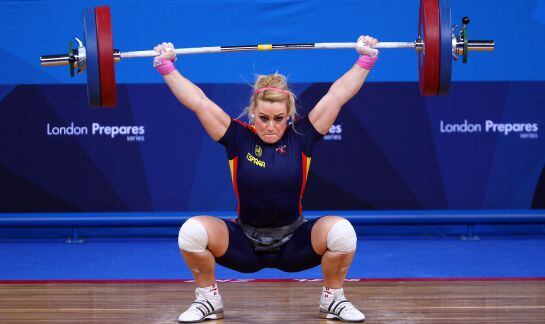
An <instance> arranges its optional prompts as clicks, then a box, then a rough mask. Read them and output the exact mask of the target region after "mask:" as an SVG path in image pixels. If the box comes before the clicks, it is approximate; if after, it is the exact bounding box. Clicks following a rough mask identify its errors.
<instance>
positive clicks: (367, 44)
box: [356, 35, 378, 57]
mask: <svg viewBox="0 0 545 324" xmlns="http://www.w3.org/2000/svg"><path fill="white" fill-rule="evenodd" d="M377 43H378V40H377V39H376V38H374V37H371V36H367V35H365V36H364V35H361V36H360V37H359V38H358V41H357V42H356V51H357V52H358V53H359V54H360V55H366V56H370V57H375V56H378V49H376V48H373V46H375V45H376V44H377Z"/></svg>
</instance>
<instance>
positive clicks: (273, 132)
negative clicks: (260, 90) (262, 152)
mask: <svg viewBox="0 0 545 324" xmlns="http://www.w3.org/2000/svg"><path fill="white" fill-rule="evenodd" d="M253 114H254V121H253V123H254V126H255V130H256V133H257V135H258V136H259V138H261V140H262V141H263V142H265V143H268V144H274V143H276V142H278V141H279V140H280V139H281V138H282V136H283V135H284V132H285V131H286V128H287V127H288V120H287V118H288V107H287V105H286V102H285V101H274V102H272V101H264V100H259V99H258V100H257V102H256V106H255V108H254V112H253Z"/></svg>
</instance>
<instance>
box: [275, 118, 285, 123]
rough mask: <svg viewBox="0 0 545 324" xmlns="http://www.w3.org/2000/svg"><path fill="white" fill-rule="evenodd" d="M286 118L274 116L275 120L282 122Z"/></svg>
mask: <svg viewBox="0 0 545 324" xmlns="http://www.w3.org/2000/svg"><path fill="white" fill-rule="evenodd" d="M282 119H284V117H274V121H277V122H280V121H282Z"/></svg>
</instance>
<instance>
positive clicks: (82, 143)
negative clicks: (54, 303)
mask: <svg viewBox="0 0 545 324" xmlns="http://www.w3.org/2000/svg"><path fill="white" fill-rule="evenodd" d="M101 4H105V2H100V3H99V2H95V1H72V2H62V3H60V4H59V3H58V2H55V1H32V2H2V3H0V24H1V28H0V46H1V48H0V64H1V73H0V147H1V151H0V197H1V199H0V211H3V212H22V211H34V212H51V211H197V210H198V211H202V210H206V211H219V210H233V209H234V206H235V198H234V194H233V192H232V187H231V183H230V180H229V170H228V165H227V161H226V157H225V153H224V151H223V148H222V147H221V146H220V145H218V144H216V143H214V142H213V141H211V140H210V139H209V138H208V137H207V136H206V134H205V133H204V131H203V130H202V128H201V126H200V124H199V123H198V121H197V119H196V118H195V117H194V116H193V115H192V114H191V113H190V112H189V111H187V110H186V109H184V108H183V107H181V106H180V104H179V103H177V101H176V99H175V98H174V97H173V96H172V95H171V94H170V92H169V91H168V89H167V88H166V86H165V85H164V84H163V83H162V80H161V78H160V76H158V75H157V73H156V72H155V71H154V70H153V68H152V67H151V62H150V60H149V59H135V60H130V61H129V60H127V61H124V62H122V63H120V64H117V65H116V78H117V81H118V83H119V85H118V96H119V98H118V106H117V107H116V108H115V109H104V110H101V109H90V108H88V107H87V100H86V89H85V85H84V84H83V83H84V82H85V77H84V76H79V77H76V78H70V77H69V76H68V71H67V69H66V68H42V67H40V66H39V60H38V57H39V56H40V55H41V54H52V53H62V52H64V51H65V49H66V48H67V43H68V41H69V40H71V39H72V38H73V37H76V36H77V37H81V36H82V23H81V11H82V9H83V8H84V7H92V6H95V5H101ZM107 4H108V5H110V6H111V10H112V16H113V31H114V44H115V47H116V48H119V49H121V50H123V51H129V50H142V49H150V48H152V47H153V46H154V45H155V44H156V43H157V42H160V41H163V40H166V41H172V42H174V44H175V45H176V46H177V47H194V46H213V45H241V44H254V43H292V42H297V43H298V42H329V41H355V39H356V38H357V36H358V35H359V34H362V33H367V34H372V35H375V36H376V37H378V38H380V39H381V40H385V41H412V40H414V39H415V38H416V26H417V19H418V15H417V12H418V1H416V0H411V1H406V0H391V1H325V0H324V1H320V0H316V1H280V0H279V1H235V0H232V1H211V0H209V1H154V2H151V1H139V2H126V1H113V2H110V3H107ZM452 14H453V20H454V21H455V22H459V21H460V19H461V17H462V16H466V15H467V16H469V17H470V18H471V19H472V22H471V23H470V25H469V28H470V36H471V37H473V38H475V39H495V40H496V50H495V51H494V52H492V53H471V55H470V57H469V64H467V65H462V64H461V63H460V62H458V63H454V64H453V80H454V81H455V82H454V84H453V86H452V91H451V94H450V95H448V96H444V97H434V98H425V97H421V96H420V95H419V93H418V84H417V77H418V76H417V67H416V66H417V64H416V54H415V53H414V52H413V51H411V50H383V51H382V53H381V56H380V60H379V62H378V63H377V65H376V67H375V68H374V70H373V73H372V74H371V76H370V77H369V79H368V82H367V83H366V84H365V85H364V88H363V89H362V91H360V93H359V94H358V95H357V96H356V97H355V98H354V99H353V100H352V101H351V102H350V103H349V104H347V105H346V106H345V107H344V109H343V111H342V113H341V115H340V116H339V119H338V120H337V122H336V123H335V125H334V127H332V129H331V131H330V133H329V134H328V135H327V136H326V138H325V139H324V141H322V142H321V143H320V144H319V145H317V146H316V151H315V156H314V158H313V161H312V166H311V171H310V179H309V183H308V186H307V189H306V195H305V199H304V201H303V203H304V207H305V208H306V209H417V210H418V209H530V208H545V173H544V172H543V167H544V162H545V161H544V158H545V145H544V142H543V141H544V140H543V136H544V135H543V130H542V129H543V127H545V126H544V122H545V109H544V108H545V79H544V75H545V73H544V72H543V71H545V62H544V60H543V53H544V52H545V1H519V2H517V3H516V6H515V4H514V3H513V2H512V1H510V0H499V1H477V2H476V1H469V0H459V1H453V8H452ZM356 57H357V55H356V53H355V52H354V51H352V50H332V51H292V52H290V51H287V52H269V53H267V52H266V53H261V52H260V53H231V54H206V55H198V56H186V57H182V58H180V60H179V61H178V62H177V65H178V67H179V69H180V70H181V72H182V73H183V74H185V75H186V76H187V77H188V78H190V79H192V80H193V81H195V82H197V83H198V84H199V85H200V86H201V87H202V88H203V90H204V91H205V92H206V93H207V95H208V96H209V97H210V98H211V99H213V100H214V101H216V102H217V103H218V104H219V105H220V106H222V107H223V108H224V109H225V110H226V111H227V112H228V113H229V114H231V115H232V116H237V115H238V114H239V113H240V112H241V110H242V109H243V108H244V106H245V105H246V103H247V100H248V98H249V95H250V87H249V86H248V85H247V83H251V82H252V81H253V79H254V77H255V74H266V73H271V72H275V71H279V72H281V73H284V74H286V75H288V77H289V81H290V82H291V83H292V87H293V89H294V92H295V93H296V94H297V96H298V98H299V106H300V109H301V113H302V114H305V113H306V112H308V110H309V109H311V108H312V107H313V105H314V104H315V103H316V102H317V101H318V100H319V99H320V97H321V96H323V95H324V94H325V93H326V91H327V89H328V87H329V86H330V84H331V82H333V81H334V80H335V79H336V78H338V77H339V76H340V75H341V74H342V73H343V72H344V71H346V70H347V69H348V68H349V67H350V66H351V65H352V64H353V62H354V61H355V59H356Z"/></svg>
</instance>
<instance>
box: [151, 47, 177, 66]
mask: <svg viewBox="0 0 545 324" xmlns="http://www.w3.org/2000/svg"><path fill="white" fill-rule="evenodd" d="M153 50H154V51H156V52H157V53H159V55H158V56H156V57H155V58H154V59H153V67H157V66H158V65H161V64H162V63H161V59H167V60H170V61H171V62H174V61H176V53H175V52H174V45H172V43H166V42H163V43H161V44H158V45H157V46H155V47H154V48H153Z"/></svg>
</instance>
